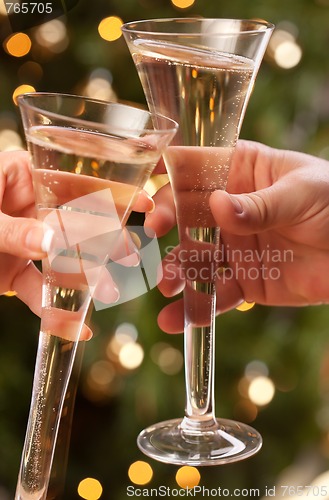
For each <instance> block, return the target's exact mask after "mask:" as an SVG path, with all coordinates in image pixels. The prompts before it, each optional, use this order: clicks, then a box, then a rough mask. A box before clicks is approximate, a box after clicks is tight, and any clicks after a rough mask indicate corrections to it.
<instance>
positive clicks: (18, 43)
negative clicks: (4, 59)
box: [4, 33, 32, 57]
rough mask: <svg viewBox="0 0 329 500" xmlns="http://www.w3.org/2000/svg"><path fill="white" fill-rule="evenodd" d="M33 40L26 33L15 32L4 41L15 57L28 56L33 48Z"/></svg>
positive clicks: (9, 51) (6, 47) (5, 46)
mask: <svg viewBox="0 0 329 500" xmlns="http://www.w3.org/2000/svg"><path fill="white" fill-rule="evenodd" d="M31 46H32V42H31V40H30V37H29V36H28V35H26V34H25V33H15V34H14V35H11V36H10V37H9V38H7V40H6V41H5V42H4V48H5V50H6V51H7V52H8V54H10V55H11V56H14V57H23V56H26V54H28V53H29V52H30V50H31Z"/></svg>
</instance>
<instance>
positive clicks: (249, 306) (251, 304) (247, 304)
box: [236, 301, 255, 311]
mask: <svg viewBox="0 0 329 500" xmlns="http://www.w3.org/2000/svg"><path fill="white" fill-rule="evenodd" d="M254 305H255V302H246V301H244V302H242V304H240V305H239V306H237V307H236V310H237V311H249V309H252V308H253V307H254Z"/></svg>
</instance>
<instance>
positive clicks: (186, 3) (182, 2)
mask: <svg viewBox="0 0 329 500" xmlns="http://www.w3.org/2000/svg"><path fill="white" fill-rule="evenodd" d="M194 2H195V0H171V3H172V4H173V5H174V6H175V7H178V8H179V9H187V8H188V7H191V6H192V5H193V4H194Z"/></svg>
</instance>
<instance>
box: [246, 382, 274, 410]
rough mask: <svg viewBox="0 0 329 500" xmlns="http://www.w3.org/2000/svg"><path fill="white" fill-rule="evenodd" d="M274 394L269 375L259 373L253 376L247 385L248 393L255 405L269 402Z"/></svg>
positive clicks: (263, 404)
mask: <svg viewBox="0 0 329 500" xmlns="http://www.w3.org/2000/svg"><path fill="white" fill-rule="evenodd" d="M274 394H275V386H274V384H273V382H272V380H271V379H270V378H269V377H265V376H263V375H260V376H258V377H255V378H254V379H253V380H252V381H251V382H250V385H249V388H248V395H249V398H250V400H251V401H252V402H253V403H255V404H256V405H257V406H265V405H267V404H269V403H270V402H271V401H272V399H273V397H274Z"/></svg>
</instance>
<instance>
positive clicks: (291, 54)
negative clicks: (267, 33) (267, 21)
mask: <svg viewBox="0 0 329 500" xmlns="http://www.w3.org/2000/svg"><path fill="white" fill-rule="evenodd" d="M297 35H298V29H297V27H296V26H295V25H294V24H292V23H290V22H282V23H280V26H278V27H277V29H276V30H275V31H274V33H273V35H272V37H271V40H270V43H269V45H268V50H267V53H268V55H269V57H270V58H272V59H273V60H274V62H275V63H276V64H277V65H278V66H280V68H283V69H290V68H293V67H295V66H297V64H298V63H299V62H300V60H301V58H302V49H301V47H300V46H299V45H298V43H297V42H296V37H297Z"/></svg>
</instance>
